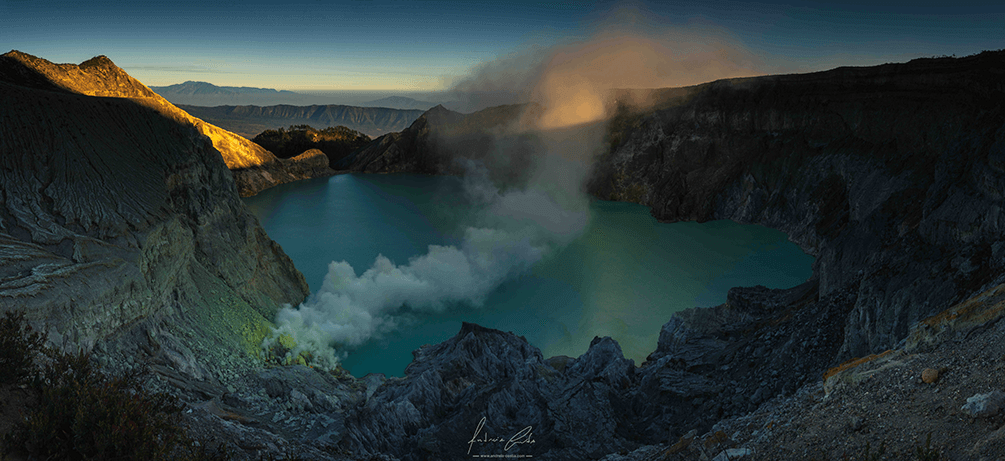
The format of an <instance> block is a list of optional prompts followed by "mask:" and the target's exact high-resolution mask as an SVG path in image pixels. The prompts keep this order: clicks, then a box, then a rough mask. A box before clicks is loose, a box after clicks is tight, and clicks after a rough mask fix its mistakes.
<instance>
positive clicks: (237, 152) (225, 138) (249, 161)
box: [0, 51, 331, 196]
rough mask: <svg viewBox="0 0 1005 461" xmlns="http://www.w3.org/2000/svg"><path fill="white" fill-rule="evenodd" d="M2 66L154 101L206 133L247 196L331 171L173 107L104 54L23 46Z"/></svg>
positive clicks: (0, 59) (67, 85)
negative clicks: (65, 55)
mask: <svg viewBox="0 0 1005 461" xmlns="http://www.w3.org/2000/svg"><path fill="white" fill-rule="evenodd" d="M0 68H3V70H0V72H2V73H3V75H5V76H7V77H8V79H9V81H16V82H19V83H20V84H21V85H26V86H30V87H33V88H47V89H62V90H65V91H69V92H73V93H79V94H84V95H88V96H102V97H113V98H128V99H131V100H133V101H134V102H135V103H138V104H140V105H144V106H147V107H150V108H152V109H154V110H156V111H158V112H160V113H161V114H163V115H164V116H166V117H168V118H170V119H172V120H175V121H177V122H179V123H182V124H188V125H192V126H194V127H196V128H197V129H198V130H199V132H200V133H202V134H203V135H205V136H207V137H208V138H209V139H210V140H211V141H212V143H213V147H214V148H216V149H217V150H218V151H219V152H220V155H221V156H222V157H223V160H224V162H226V164H227V167H228V168H230V169H231V170H232V171H233V173H234V179H235V181H236V183H237V187H238V191H239V192H240V194H241V195H242V196H249V195H254V194H256V193H258V192H259V191H261V190H263V189H266V188H268V187H271V186H274V185H276V184H281V183H285V182H290V181H295V180H297V179H304V178H308V177H314V176H319V175H325V174H331V172H330V171H327V170H324V171H315V169H314V168H313V166H304V165H301V164H300V163H299V162H297V161H295V160H293V159H289V160H280V159H277V158H276V156H275V155H272V153H271V152H269V151H267V150H265V149H263V148H262V147H261V146H259V145H257V144H255V143H253V142H251V141H249V140H248V139H246V138H243V137H241V136H238V135H236V134H234V133H231V132H229V131H226V130H223V129H220V128H218V127H216V126H214V125H211V124H209V123H206V122H204V121H202V120H200V119H198V118H195V117H192V116H191V115H189V114H188V113H186V112H185V111H183V110H181V109H179V108H177V107H175V106H174V105H172V104H171V103H170V102H168V101H167V100H166V99H164V98H162V97H160V96H159V95H157V94H156V93H154V92H153V91H151V90H150V89H149V88H147V87H146V86H144V85H143V84H142V83H140V82H139V81H137V80H136V79H134V78H132V77H130V76H129V75H128V74H127V73H126V72H125V71H123V70H122V69H120V68H119V67H118V66H116V65H115V64H114V63H113V62H112V61H111V60H110V59H108V58H107V57H105V56H98V57H95V58H92V59H89V60H87V61H85V62H83V63H81V64H80V65H75V64H53V63H51V62H49V61H46V60H45V59H41V58H37V57H35V56H31V55H29V54H26V53H22V52H19V51H11V52H8V53H6V54H4V55H2V56H0Z"/></svg>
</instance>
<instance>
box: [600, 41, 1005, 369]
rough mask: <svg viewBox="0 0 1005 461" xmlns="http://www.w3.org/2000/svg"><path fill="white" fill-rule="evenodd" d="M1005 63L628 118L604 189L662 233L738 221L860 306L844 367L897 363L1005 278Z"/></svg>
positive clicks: (898, 67)
mask: <svg viewBox="0 0 1005 461" xmlns="http://www.w3.org/2000/svg"><path fill="white" fill-rule="evenodd" d="M1003 75H1005V53H1002V52H996V53H984V54H981V55H978V56H973V57H969V58H964V59H949V58H947V59H937V60H935V59H925V60H915V61H912V62H911V63H907V64H891V65H884V66H878V67H871V68H840V69H835V70H833V71H827V72H820V73H815V74H806V75H790V76H771V77H759V78H751V79H737V80H726V81H719V82H714V83H711V84H706V85H701V86H699V87H695V88H692V89H689V91H687V92H684V93H683V94H682V95H677V97H676V98H675V99H673V100H671V101H669V102H666V103H664V104H663V106H662V107H659V108H657V109H656V110H653V111H650V112H648V113H643V114H639V113H635V114H631V113H630V111H625V112H624V113H623V114H622V115H621V117H623V118H624V120H621V121H620V123H621V124H622V125H625V126H627V127H628V128H625V129H624V131H623V132H621V133H617V134H616V136H615V137H616V138H618V139H620V142H619V143H617V144H616V145H615V146H614V148H613V149H612V151H611V152H610V154H609V155H607V156H606V157H605V158H603V159H602V160H601V161H600V163H599V164H598V167H597V169H596V172H597V174H596V175H595V177H594V179H593V181H592V182H591V185H590V189H591V191H592V192H593V193H594V194H596V195H597V196H599V197H601V198H607V199H614V200H629V201H635V202H638V203H642V204H645V205H648V206H650V207H651V208H652V212H653V215H654V216H656V217H657V218H658V219H660V220H662V221H680V220H695V221H707V220H712V219H731V220H734V221H737V222H742V223H754V224H763V225H766V226H769V227H772V228H776V229H779V230H782V231H784V232H786V233H787V234H788V235H789V236H790V238H791V239H792V240H793V241H794V242H796V243H797V244H799V245H800V246H801V247H802V248H803V249H804V251H806V252H807V253H809V254H811V255H813V256H815V257H816V258H817V261H816V263H815V267H814V272H815V277H816V278H818V279H819V290H820V296H821V297H826V296H828V295H830V294H832V293H837V292H840V291H842V290H851V291H852V292H854V293H855V294H856V296H855V301H854V306H853V307H852V309H851V311H850V313H849V316H848V319H847V323H846V328H845V337H844V342H843V346H842V350H841V355H842V356H843V357H847V356H860V355H865V354H867V353H872V352H878V351H882V350H885V349H887V348H890V347H891V346H893V345H895V344H896V343H897V342H898V341H900V340H902V339H904V338H905V337H906V336H907V334H908V331H909V329H910V327H911V326H912V325H913V324H915V323H916V322H918V321H919V320H921V319H924V318H926V317H928V316H930V315H932V314H934V313H936V312H938V311H940V310H942V309H945V308H947V307H948V306H949V305H950V304H951V303H953V302H955V301H959V300H960V299H962V298H963V297H966V296H969V295H970V294H971V293H972V292H974V291H975V290H977V289H978V288H980V287H981V286H982V285H984V284H987V283H990V282H991V281H992V280H993V279H994V278H995V276H996V275H997V274H998V273H1000V271H1001V268H1002V265H1003V257H1005V253H1003V251H1002V250H1003V249H1005V241H1003V240H1002V238H1001V235H1002V231H1003V230H1005V228H1003V226H1005V221H1003V216H1002V197H1003V193H1002V190H1003V189H1002V186H1003V185H1005V168H1003V161H1002V158H1005V109H1003V107H1005V105H1003V103H1005V84H1003V83H1002V82H1003V80H1002V76H1003Z"/></svg>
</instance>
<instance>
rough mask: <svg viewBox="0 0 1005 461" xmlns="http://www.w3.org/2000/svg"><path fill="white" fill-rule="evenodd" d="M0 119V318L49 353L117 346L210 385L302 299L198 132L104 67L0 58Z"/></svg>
mask: <svg viewBox="0 0 1005 461" xmlns="http://www.w3.org/2000/svg"><path fill="white" fill-rule="evenodd" d="M0 120H2V123H0V306H2V307H0V310H9V309H18V310H24V311H26V312H27V314H28V316H29V318H30V319H31V320H32V322H33V323H35V325H36V326H39V327H41V328H43V329H45V330H47V331H49V332H50V339H51V340H52V341H53V342H54V343H55V344H57V345H60V346H66V347H71V348H72V347H76V346H80V347H83V348H84V349H88V350H89V349H91V348H92V347H94V346H95V345H97V348H98V349H102V350H104V349H107V348H109V347H111V348H114V347H116V346H114V344H115V343H116V341H119V340H121V339H122V338H132V339H129V340H128V341H126V342H127V343H129V347H130V348H133V349H135V348H137V347H143V348H146V350H148V351H151V353H152V354H153V355H154V356H155V357H157V360H158V362H157V363H159V364H160V366H162V367H163V369H164V371H165V372H166V373H173V372H172V371H171V370H183V371H185V373H186V374H187V375H188V376H190V377H192V376H194V377H195V378H194V379H195V380H196V381H206V380H211V381H212V380H215V379H217V378H218V377H220V376H218V375H219V374H218V373H217V372H215V371H211V370H210V368H212V367H216V366H219V365H220V364H221V363H227V361H230V360H235V361H241V362H242V363H246V364H251V363H254V360H252V359H251V358H253V357H254V355H255V352H256V350H257V347H258V344H259V343H260V341H261V338H262V336H263V335H265V334H266V333H267V331H268V325H269V324H270V320H271V319H272V317H273V315H274V313H275V311H276V309H278V307H279V306H280V305H281V304H282V303H295V302H299V301H301V300H302V299H303V298H304V297H306V295H307V294H308V288H307V284H306V283H305V281H304V278H303V276H302V275H301V274H300V272H299V271H297V270H296V268H294V267H293V264H292V262H291V261H290V259H289V258H288V257H287V256H286V255H285V253H283V251H282V249H281V248H280V247H279V246H278V245H277V244H276V243H275V242H273V241H272V240H271V239H269V237H268V236H267V235H266V234H265V232H264V230H263V229H262V228H261V227H260V226H259V224H258V221H257V219H256V218H255V217H254V216H253V215H252V214H251V213H250V212H249V211H248V210H247V208H246V207H245V206H244V204H243V203H242V202H241V200H240V198H239V197H238V195H237V189H236V187H235V185H234V179H233V175H232V174H231V172H230V171H229V170H228V169H227V166H226V164H225V163H224V161H223V159H224V155H222V154H221V151H220V150H219V149H218V148H217V147H216V145H215V144H214V142H213V141H212V140H211V139H210V138H209V137H207V136H206V135H205V130H210V132H213V131H212V130H213V128H207V127H206V126H202V127H199V126H196V125H195V124H193V123H190V120H189V119H186V118H185V116H184V115H182V114H181V113H180V111H178V112H172V111H171V110H170V107H168V108H167V109H165V106H163V105H162V104H161V102H160V101H159V100H158V99H157V98H155V97H153V96H152V94H151V93H150V92H149V90H146V89H145V87H143V86H142V85H141V84H139V83H138V82H136V81H135V80H133V79H131V78H130V77H129V76H128V75H126V74H125V73H123V72H121V70H120V69H118V68H117V67H115V66H114V65H113V64H112V63H111V62H110V61H108V60H107V59H106V58H103V57H98V58H95V59H92V60H90V61H87V62H85V63H83V64H81V65H80V66H76V65H53V64H51V63H48V62H46V61H44V60H39V59H37V58H33V57H30V56H27V55H24V54H21V53H17V52H12V53H8V54H6V55H4V56H3V57H2V58H0ZM222 139H225V138H222ZM232 153H233V152H232ZM321 157H322V158H323V155H321ZM241 160H242V161H248V162H252V161H253V159H250V158H246V157H241ZM136 338H140V339H136ZM181 338H187V339H184V340H183V339H181ZM129 363H132V360H131V359H130V360H129ZM221 368H224V367H221Z"/></svg>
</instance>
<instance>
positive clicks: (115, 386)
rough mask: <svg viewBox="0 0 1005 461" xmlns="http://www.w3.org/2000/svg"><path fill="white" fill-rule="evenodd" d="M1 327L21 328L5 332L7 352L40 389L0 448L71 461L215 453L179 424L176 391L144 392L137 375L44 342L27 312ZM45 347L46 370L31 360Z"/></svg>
mask: <svg viewBox="0 0 1005 461" xmlns="http://www.w3.org/2000/svg"><path fill="white" fill-rule="evenodd" d="M0 328H3V331H4V332H15V333H20V335H14V336H8V335H4V338H3V341H4V343H3V344H4V346H5V348H4V357H5V360H9V361H10V362H9V363H14V364H19V366H20V367H21V368H20V370H21V371H20V372H19V373H20V374H19V376H20V379H21V380H22V381H30V382H31V383H32V386H31V387H32V389H33V390H34V391H35V392H36V393H37V395H38V402H37V404H35V405H34V406H32V407H31V408H29V409H28V410H27V412H26V414H25V415H24V418H23V419H22V420H21V421H19V422H18V423H17V424H16V425H15V426H14V428H13V429H12V430H11V432H10V433H8V434H5V435H4V436H3V438H2V440H0V452H2V453H14V452H20V453H23V454H28V455H31V457H33V458H42V459H69V460H80V459H144V460H159V459H213V456H211V455H210V454H208V453H207V450H206V449H205V448H204V446H205V444H202V446H201V447H199V448H196V447H194V444H193V440H192V439H191V438H189V437H188V436H187V435H186V431H185V429H184V427H183V426H182V424H181V414H180V410H181V404H180V403H178V401H177V400H176V399H174V398H173V397H171V396H170V395H168V394H161V393H147V392H145V391H143V390H142V389H141V388H140V386H139V384H138V380H137V377H138V376H137V375H135V374H134V375H126V376H121V377H107V376H105V375H104V374H103V373H102V372H101V371H100V370H98V368H97V366H96V365H95V364H94V363H93V362H92V361H91V360H90V357H89V355H88V354H85V353H82V352H80V353H76V354H70V353H65V352H62V351H58V350H56V349H51V348H45V347H43V346H42V342H43V338H42V336H40V335H36V334H34V333H33V332H32V331H31V330H30V328H27V327H26V326H24V325H23V316H17V315H15V316H10V315H8V316H6V317H5V318H4V319H3V323H2V325H0ZM18 337H20V339H17V338H18ZM8 344H12V345H13V346H12V347H10V348H9V349H8V348H7V345H8ZM39 352H41V353H43V354H44V355H45V358H46V360H45V362H46V363H45V364H44V365H43V366H42V367H41V369H40V370H39V369H37V368H34V367H32V366H30V365H31V363H32V359H33V357H34V356H35V355H36V354H38V353H39ZM19 354H20V355H19ZM25 364H28V365H25ZM25 377H30V378H33V379H30V380H25V379H24V378H25Z"/></svg>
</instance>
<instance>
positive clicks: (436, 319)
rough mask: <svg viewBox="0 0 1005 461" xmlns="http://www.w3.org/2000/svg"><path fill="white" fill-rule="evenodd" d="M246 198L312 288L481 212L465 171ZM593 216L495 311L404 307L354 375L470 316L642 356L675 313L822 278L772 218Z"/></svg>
mask: <svg viewBox="0 0 1005 461" xmlns="http://www.w3.org/2000/svg"><path fill="white" fill-rule="evenodd" d="M245 203H247V205H248V206H249V208H250V209H251V210H252V212H253V213H255V214H256V215H257V216H258V218H259V219H260V220H261V222H262V225H263V226H264V227H265V229H266V231H267V232H268V233H269V236H271V237H272V238H273V239H274V240H275V241H276V242H278V243H279V244H280V245H282V247H283V250H285V251H286V253H287V254H288V255H289V256H290V257H291V258H292V259H293V261H294V264H295V265H296V266H297V268H298V269H300V271H301V272H303V274H304V276H305V277H306V278H307V282H308V284H309V285H310V286H311V291H312V292H316V291H317V290H318V289H320V287H321V283H322V280H323V278H324V277H325V274H326V273H327V272H328V264H329V263H331V262H332V261H343V260H344V261H346V262H348V263H349V264H350V265H351V266H352V267H353V268H354V269H355V271H356V272H357V273H362V272H363V271H364V270H366V269H367V268H369V267H370V266H371V265H372V264H373V262H374V259H375V258H376V257H377V255H378V254H383V255H384V256H386V257H388V258H389V259H390V260H391V261H392V262H394V263H396V264H403V263H407V262H408V260H409V258H412V257H415V256H419V255H423V254H425V253H426V252H427V248H428V246H429V245H455V244H458V243H460V241H461V239H462V237H463V229H464V226H465V225H466V219H467V218H468V217H469V216H470V214H471V212H470V206H471V204H470V203H468V201H467V200H466V199H465V194H464V192H463V189H462V187H461V185H460V181H458V180H457V179H456V178H449V177H428V176H417V175H339V176H334V177H331V178H319V179H314V180H308V181H300V182H296V183H291V184H285V185H281V186H278V187H275V188H272V189H269V190H266V191H264V192H262V193H260V194H259V195H257V196H255V197H251V198H247V199H245ZM590 212H591V217H590V224H589V225H588V226H587V228H586V229H585V231H584V232H583V233H582V235H580V236H579V237H578V238H576V239H575V240H573V241H572V242H571V243H570V244H568V245H567V246H565V247H563V248H560V249H557V250H555V251H553V252H552V253H550V254H548V255H547V256H546V257H545V258H544V259H543V260H542V261H540V262H539V263H537V264H536V265H535V266H534V267H533V268H532V269H531V270H529V271H527V272H525V273H523V274H521V275H518V276H516V277H514V278H511V279H510V280H508V281H506V282H504V283H503V284H502V285H501V286H499V287H498V288H497V289H495V290H494V291H493V292H491V293H490V294H489V295H488V297H487V299H486V301H485V303H484V305H483V306H481V307H478V308H476V307H472V306H468V305H455V306H451V307H450V309H448V310H447V311H446V312H443V313H439V314H429V313H423V312H408V313H406V314H403V315H402V316H401V317H400V318H399V319H398V320H399V324H400V325H399V328H398V329H396V330H393V331H391V332H387V333H385V334H382V335H380V336H379V337H375V338H372V339H371V340H369V341H368V342H367V343H364V344H363V345H361V346H359V347H358V348H356V349H353V350H350V351H349V352H348V356H347V357H346V358H345V359H344V360H343V362H342V365H343V366H344V367H345V368H346V369H348V370H349V371H350V372H352V374H353V375H355V376H363V375H365V374H367V373H385V374H386V375H388V376H402V375H403V372H404V369H405V367H406V366H407V365H408V364H409V363H410V362H411V361H412V354H411V352H412V351H413V350H415V349H417V348H419V347H420V346H422V345H423V344H432V343H438V342H441V341H443V340H446V339H448V338H450V337H452V336H453V335H455V334H456V333H457V331H458V330H459V329H460V327H461V322H462V321H467V322H473V323H477V324H480V325H483V326H486V327H490V328H497V329H500V330H504V331H512V332H514V333H516V334H517V335H521V336H524V337H526V338H527V340H528V341H530V343H531V344H533V345H535V346H537V347H539V348H541V350H542V352H543V353H544V355H545V357H550V356H554V355H568V356H573V357H576V356H579V355H580V354H582V353H583V352H585V351H586V349H587V347H588V346H589V344H590V341H591V340H592V339H593V337H594V336H611V337H613V338H614V339H616V340H617V341H618V342H619V343H620V344H621V347H622V349H623V350H624V352H625V356H626V357H629V358H632V359H635V361H636V363H637V364H638V363H641V362H642V360H643V359H644V358H645V357H646V356H647V355H648V354H649V353H650V352H652V351H653V350H654V349H655V347H656V340H657V338H658V336H659V331H660V327H662V325H663V324H664V323H666V321H667V320H669V318H670V315H671V314H672V313H674V312H676V311H679V310H682V309H686V308H689V307H693V306H713V305H717V304H721V303H722V302H724V301H725V299H726V292H727V291H728V290H729V288H731V287H734V286H753V285H765V286H768V287H773V288H784V287H790V286H794V285H797V284H799V283H802V282H804V281H805V280H806V279H807V278H809V276H810V275H811V265H812V263H813V258H812V257H810V256H808V255H806V254H804V253H803V252H802V251H801V250H799V248H798V247H796V245H795V244H792V243H790V242H788V240H787V239H786V236H785V234H783V233H781V232H778V231H775V230H772V229H768V228H765V227H761V226H751V225H740V224H736V223H733V222H730V221H715V222H709V223H704V224H697V223H674V224H665V223H658V222H657V221H656V220H655V219H653V218H652V217H651V216H650V215H649V210H648V209H647V208H646V207H643V206H640V205H634V204H627V203H619V202H606V201H593V202H591V204H590Z"/></svg>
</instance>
